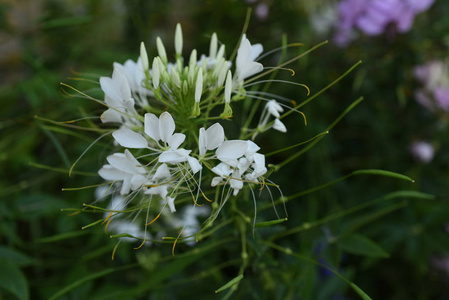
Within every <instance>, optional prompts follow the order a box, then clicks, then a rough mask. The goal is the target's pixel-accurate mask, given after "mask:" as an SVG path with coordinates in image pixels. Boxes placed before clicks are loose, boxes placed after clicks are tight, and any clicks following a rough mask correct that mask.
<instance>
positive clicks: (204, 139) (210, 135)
mask: <svg viewBox="0 0 449 300" xmlns="http://www.w3.org/2000/svg"><path fill="white" fill-rule="evenodd" d="M223 142H224V130H223V127H222V126H221V125H220V124H219V123H215V124H213V125H212V126H210V127H209V128H208V129H207V130H205V129H204V127H202V128H200V134H199V142H198V143H199V154H200V156H204V155H205V154H206V151H207V150H214V149H216V148H218V147H219V146H220V145H221V144H222V143H223Z"/></svg>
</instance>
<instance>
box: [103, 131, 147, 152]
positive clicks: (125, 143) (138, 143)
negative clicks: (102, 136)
mask: <svg viewBox="0 0 449 300" xmlns="http://www.w3.org/2000/svg"><path fill="white" fill-rule="evenodd" d="M112 136H113V137H114V139H115V140H116V141H117V143H119V144H120V145H121V146H122V147H125V148H136V149H142V148H147V147H148V142H147V140H146V139H145V138H144V137H143V136H142V135H141V134H139V133H137V132H134V131H132V130H131V129H127V128H122V129H119V130H117V131H115V132H114V133H113V134H112Z"/></svg>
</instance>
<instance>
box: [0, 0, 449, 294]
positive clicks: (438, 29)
mask: <svg viewBox="0 0 449 300" xmlns="http://www.w3.org/2000/svg"><path fill="white" fill-rule="evenodd" d="M249 2H252V1H247V2H245V1H230V0H229V1H206V0H195V1H178V0H171V1H143V0H140V1H139V0H129V1H118V0H114V1H94V0H91V1H88V0H85V1H76V0H65V1H56V0H37V1H36V0H24V1H3V2H2V3H1V4H0V41H1V46H0V70H1V71H0V95H1V98H2V107H1V109H0V114H1V115H0V118H1V119H0V132H1V137H2V138H1V140H0V164H1V166H2V172H0V220H1V222H0V242H1V246H0V298H2V299H98V300H99V299H184V298H190V297H195V298H196V299H215V298H216V299H219V298H222V297H223V295H224V294H225V293H226V291H224V292H221V293H220V294H215V291H216V290H217V289H218V288H219V287H220V286H223V285H225V284H226V283H227V282H229V281H230V280H232V279H233V278H234V277H235V276H236V274H237V272H238V268H239V266H240V264H241V257H240V255H241V249H240V248H239V247H240V243H239V242H238V241H239V239H240V237H238V236H237V235H236V234H234V235H233V234H232V233H231V234H230V233H229V232H228V231H226V230H227V228H226V226H224V227H223V228H218V229H217V232H216V235H213V236H210V237H208V238H206V239H205V240H204V241H202V242H201V243H199V244H198V245H196V246H195V247H188V246H186V245H178V246H177V251H176V252H177V255H176V256H174V257H173V256H171V247H172V244H170V243H167V244H157V245H156V244H155V245H152V246H151V247H143V248H141V249H139V250H133V246H134V247H136V246H137V245H134V244H135V243H133V244H125V243H123V244H121V245H120V247H118V249H117V252H116V253H115V259H114V260H111V253H112V251H113V249H114V246H115V244H116V241H115V240H113V239H109V238H108V236H107V235H106V234H105V233H104V231H103V230H102V229H101V228H99V227H91V228H89V229H85V230H81V229H80V228H81V227H82V226H85V225H87V224H89V223H92V222H94V221H95V220H97V218H98V216H95V215H92V214H76V215H70V214H69V213H67V212H61V209H63V208H69V207H78V208H79V207H82V204H83V203H92V202H93V199H94V195H93V190H91V189H84V190H79V191H76V192H62V191H61V189H62V188H64V187H81V186H89V185H93V184H96V183H99V180H98V179H99V178H97V177H96V175H95V174H96V172H97V170H98V169H99V167H101V165H102V164H103V161H102V160H101V159H98V161H88V160H81V161H80V163H79V164H78V165H77V167H76V169H75V170H76V171H78V172H84V173H88V174H91V176H84V175H82V174H77V173H76V172H75V173H74V174H73V175H72V176H71V177H69V176H68V172H67V171H68V169H69V168H70V166H71V165H72V163H73V162H74V161H75V160H76V158H77V157H78V156H79V155H80V154H81V153H82V152H83V151H84V150H85V149H86V147H88V145H89V144H90V143H91V142H92V141H93V140H94V139H95V138H96V137H97V136H96V135H95V134H94V133H89V132H82V131H79V132H78V131H67V130H65V127H63V126H59V125H55V124H51V123H48V122H44V121H41V120H38V119H36V118H35V116H39V117H43V118H47V119H51V120H56V121H67V120H72V119H77V118H80V117H83V116H90V115H98V114H99V113H100V112H101V110H100V108H99V107H98V105H97V104H95V103H93V102H91V101H88V100H87V99H81V98H73V97H67V96H66V95H65V94H64V93H63V92H62V91H61V87H60V85H59V82H61V81H62V82H67V83H70V84H71V85H74V86H76V87H77V88H78V89H80V90H82V91H85V92H88V93H89V94H90V95H93V96H96V97H98V98H100V99H101V98H102V95H101V91H100V89H99V85H98V84H96V83H91V82H87V81H79V80H75V79H76V78H80V77H82V78H91V79H93V80H97V79H98V77H99V76H110V74H111V73H112V63H113V62H114V61H117V62H120V63H123V62H124V61H125V60H126V59H128V58H131V59H136V58H137V56H138V49H139V48H138V46H139V43H140V41H145V42H146V44H147V50H148V52H149V54H150V56H151V55H154V54H155V53H156V49H155V47H154V46H153V45H154V44H153V42H154V40H155V38H156V36H161V38H162V39H163V40H164V42H165V43H166V47H167V49H172V48H173V44H172V36H173V31H174V27H175V24H176V23H178V22H179V23H182V26H183V31H184V39H185V48H186V49H192V48H193V47H196V48H197V49H201V51H203V52H206V51H207V49H208V43H209V37H210V35H211V34H212V32H217V34H218V36H219V38H220V39H221V40H222V41H223V42H224V43H226V44H231V45H233V44H235V43H236V42H237V40H238V37H239V33H240V32H241V30H242V27H243V23H244V18H245V14H246V9H247V7H253V8H254V9H255V10H256V8H257V5H259V4H260V3H259V2H263V3H265V4H266V5H267V6H268V7H269V14H268V16H267V17H265V18H258V17H257V15H256V14H255V13H254V14H253V17H252V19H251V22H250V25H249V28H248V31H247V32H248V36H249V37H250V39H251V41H254V42H260V43H262V44H263V45H264V48H265V50H269V49H273V48H276V47H279V46H280V45H282V39H283V36H284V34H285V36H286V37H287V39H288V42H301V43H304V45H305V46H304V47H302V48H299V49H300V50H297V48H292V50H289V51H290V53H292V54H290V55H292V56H294V55H296V54H297V53H299V52H298V51H304V50H302V49H308V48H310V47H311V46H313V45H315V44H317V43H319V42H321V41H323V40H325V39H330V40H331V39H332V35H331V33H327V34H317V33H316V32H314V31H313V29H312V28H311V25H310V23H309V19H310V18H311V17H312V15H313V13H314V11H315V10H316V9H319V8H320V6H321V5H328V4H329V3H333V2H332V1H316V6H314V5H312V4H310V3H311V2H310V1H305V0H304V1H301V0H296V1H276V2H275V1H259V2H257V1H256V3H249ZM448 33H449V5H448V3H446V1H444V0H440V1H436V3H435V4H434V6H433V7H432V8H431V10H430V11H428V12H426V13H423V14H421V15H420V16H419V17H418V18H417V20H416V22H415V25H414V28H413V30H412V31H411V32H409V33H406V34H403V35H398V36H396V37H395V38H394V39H387V38H385V37H382V36H379V37H375V38H373V37H366V36H361V37H360V38H359V39H358V40H356V41H355V42H354V43H352V44H351V45H350V46H349V47H347V48H338V47H337V46H335V45H334V44H333V43H332V42H331V43H329V44H328V45H326V46H325V47H321V48H320V49H318V50H316V51H314V52H313V53H311V54H310V55H308V56H306V57H304V58H303V59H300V60H299V62H298V63H297V64H296V65H293V66H290V67H291V68H292V69H294V70H295V71H296V75H295V77H294V78H295V81H296V82H301V83H305V84H307V86H308V87H309V88H310V89H311V91H312V94H314V93H316V92H317V91H319V90H321V89H322V88H323V87H325V86H326V85H327V84H329V83H330V82H332V81H333V80H335V79H336V78H337V77H338V76H340V75H341V74H342V73H344V72H345V71H346V70H347V69H348V68H349V67H350V66H351V65H353V64H354V63H355V62H357V61H358V60H362V61H363V63H362V65H361V66H359V67H358V68H357V69H356V70H355V71H354V72H353V73H351V74H350V75H349V76H347V77H346V78H344V79H343V80H342V81H341V82H339V83H338V84H337V85H335V86H333V87H332V88H331V89H329V90H328V91H326V92H325V93H323V94H322V95H320V96H319V97H318V98H316V99H315V100H314V101H313V102H312V103H310V104H308V105H307V106H305V107H304V109H303V111H304V113H305V114H306V116H307V120H308V126H307V127H304V126H302V125H301V126H300V124H302V123H301V122H300V120H299V121H298V119H297V118H296V117H293V116H290V117H288V118H287V119H286V122H287V124H288V126H287V127H288V128H289V133H288V139H289V140H288V141H286V138H285V136H282V135H279V134H277V135H273V136H272V137H271V140H270V141H267V140H265V141H262V142H261V143H263V144H260V146H261V147H262V149H264V151H265V152H266V153H269V152H271V151H274V150H276V149H278V148H279V147H278V145H280V144H281V145H291V144H294V143H296V142H300V141H303V140H306V139H309V138H311V137H313V136H314V135H316V134H318V133H320V132H323V131H324V130H325V129H326V128H327V127H328V126H329V125H330V124H331V123H332V122H333V121H334V120H335V119H336V118H337V117H338V116H339V115H340V114H341V113H342V112H343V111H344V110H345V109H346V108H347V107H348V106H349V105H350V104H351V103H352V102H353V101H355V100H356V99H358V98H359V97H360V96H364V97H365V100H364V101H363V102H362V103H361V104H359V105H358V106H357V107H356V108H355V109H353V110H352V111H351V112H350V113H349V114H348V115H347V116H346V117H345V118H344V119H343V120H342V121H341V122H340V123H339V124H338V125H337V126H336V127H335V128H334V129H333V130H332V131H331V132H330V134H328V135H326V136H325V137H324V138H323V139H322V140H321V141H320V142H319V143H318V144H317V145H316V146H314V147H313V148H312V149H311V150H310V151H308V152H307V153H306V154H305V155H303V156H301V157H299V158H298V159H297V160H295V161H294V162H293V163H291V164H289V165H287V166H286V167H285V168H282V169H281V171H279V172H276V173H275V174H273V176H272V179H273V180H274V181H275V182H276V183H278V184H280V185H281V187H282V191H283V193H284V194H285V195H286V196H288V195H292V194H295V193H299V192H301V191H304V190H308V189H310V188H313V187H315V186H319V185H322V184H325V183H327V182H330V181H332V180H335V179H337V178H340V177H342V176H345V175H348V174H350V173H351V172H353V171H354V170H357V169H386V170H390V171H393V172H397V173H402V174H405V175H407V176H409V177H411V178H413V179H414V180H415V183H413V184H412V183H410V182H408V181H402V180H397V179H394V178H391V177H382V176H374V175H360V176H352V177H350V178H348V179H346V180H344V181H339V182H338V183H335V184H334V185H331V186H329V187H328V188H326V189H323V190H319V191H317V192H315V193H310V194H306V195H304V196H302V197H298V198H296V199H293V200H291V201H289V202H288V203H287V211H288V213H289V219H288V221H286V222H283V223H279V224H276V225H273V226H269V227H260V228H257V229H256V230H255V235H254V236H252V234H248V235H247V236H246V241H247V244H248V250H247V251H248V252H249V253H248V255H249V257H250V260H249V265H248V267H247V269H246V271H245V276H244V278H243V279H242V280H240V281H239V288H238V290H237V291H236V292H235V293H234V294H233V297H234V299H357V298H358V297H359V296H357V294H356V291H355V289H351V286H350V285H348V284H347V283H345V282H344V281H343V280H341V279H340V278H339V277H338V276H335V275H333V274H332V273H329V271H328V270H327V269H326V268H323V267H322V266H319V265H317V264H316V263H317V262H318V263H321V264H323V265H325V266H328V267H331V268H333V269H334V270H336V271H338V272H339V273H340V274H341V275H342V276H344V277H345V278H347V279H348V280H350V281H352V282H354V283H356V284H357V285H358V286H359V287H360V288H361V289H362V290H363V291H364V292H365V293H367V294H368V295H370V297H372V298H373V299H395V300H401V299H447V297H449V294H448V290H447V288H446V287H447V280H448V272H449V270H448V267H447V266H444V265H443V264H442V263H440V265H439V266H437V265H436V264H435V263H434V262H435V261H436V259H438V258H444V257H448V255H449V238H448V233H447V231H446V230H445V224H446V223H447V222H448V221H449V220H448V216H449V206H448V195H449V188H448V184H447V182H448V179H449V178H448V174H449V152H448V151H447V149H449V132H448V131H449V130H448V126H447V120H441V119H438V118H437V117H436V116H435V115H434V114H432V113H430V112H428V111H426V110H425V109H423V108H422V107H421V106H420V105H419V104H417V103H416V102H415V101H414V97H413V91H414V89H415V88H416V85H417V83H416V82H415V81H414V80H413V77H412V69H413V67H414V66H415V65H417V64H420V63H423V62H425V61H426V60H427V59H431V58H444V57H447V54H448V51H447V49H448V41H449V35H448ZM149 45H152V46H149ZM201 51H200V52H201ZM227 51H228V54H230V51H232V49H227ZM278 56H279V55H278V54H274V55H273V56H271V57H269V58H267V65H270V64H271V65H276V63H277V59H278V58H279V57H278ZM281 76H285V77H286V78H288V77H289V76H290V74H288V72H285V74H281ZM271 91H272V92H274V93H279V94H282V95H283V96H286V97H289V98H291V99H294V100H295V101H296V102H297V103H300V102H301V101H303V100H304V99H306V95H305V92H304V90H302V89H298V88H297V87H291V86H283V85H276V84H273V86H272V87H271ZM277 91H280V92H277ZM290 128H292V130H290ZM286 136H287V135H286ZM416 139H428V140H431V141H432V142H433V144H434V145H436V151H437V152H436V153H437V154H436V156H435V158H434V160H433V161H432V162H431V163H429V164H422V163H419V162H418V161H416V160H414V159H413V157H412V155H411V154H410V152H409V147H410V144H411V142H412V141H413V140H416ZM101 146H102V145H101V144H99V145H97V146H95V147H93V148H92V150H91V151H92V152H93V153H94V154H92V155H91V157H98V158H100V157H103V158H104V157H105V155H106V154H107V153H106V152H105V150H104V149H102V147H101ZM296 151H297V149H293V150H289V151H286V152H283V153H279V154H276V155H273V156H272V157H271V158H270V163H273V164H275V163H276V162H277V161H281V160H282V159H283V158H285V157H288V156H289V155H292V154H293V153H295V152H296ZM43 166H47V167H48V168H50V169H54V170H53V171H51V170H48V169H45V168H44V167H43ZM399 190H407V191H408V192H404V193H402V194H400V193H399V194H394V192H395V191H399ZM419 192H422V193H419ZM424 193H426V194H424ZM428 194H430V195H435V197H429V196H428ZM385 195H387V196H385ZM379 199H380V200H379ZM260 201H261V202H260V203H263V204H265V203H268V202H269V201H270V200H269V199H265V198H261V199H260ZM263 204H262V205H261V204H259V205H260V206H263ZM364 204H367V206H366V208H364V207H360V210H358V209H355V210H354V212H353V213H352V212H350V211H348V209H351V208H357V207H359V206H360V205H364ZM239 209H240V210H241V211H245V209H246V210H248V211H251V210H252V209H253V203H252V200H251V201H249V200H248V201H242V202H241V203H239ZM341 212H347V214H344V215H342V216H340V215H339V214H340V213H341ZM223 213H224V214H225V215H226V214H229V213H232V211H231V209H225V211H224V212H223ZM271 214H272V212H270V213H266V214H265V213H261V215H260V220H259V219H258V221H260V222H262V221H269V220H272V219H273V218H274V215H271ZM333 216H335V218H333ZM313 224H316V225H313ZM247 225H248V224H247ZM248 226H249V225H248ZM289 230H293V231H294V230H296V232H295V233H294V234H293V233H292V234H289ZM251 231H252V230H248V232H251ZM274 242H276V245H278V247H281V248H282V249H283V250H285V251H284V252H283V251H280V250H279V249H277V250H276V249H275V248H273V247H271V246H270V245H271V244H270V243H274ZM286 249H287V250H288V249H291V251H292V252H293V253H294V254H295V255H290V254H289V252H288V251H287V250H286ZM238 279H240V278H238ZM52 297H53V298H52Z"/></svg>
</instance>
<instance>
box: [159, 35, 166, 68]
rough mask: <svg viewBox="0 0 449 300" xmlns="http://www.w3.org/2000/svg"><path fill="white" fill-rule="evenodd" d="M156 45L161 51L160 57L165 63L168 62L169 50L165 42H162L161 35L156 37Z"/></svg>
mask: <svg viewBox="0 0 449 300" xmlns="http://www.w3.org/2000/svg"><path fill="white" fill-rule="evenodd" d="M156 47H157V53H159V57H160V58H161V59H162V62H163V63H164V64H166V63H167V52H165V47H164V44H163V43H162V40H161V38H160V37H157V38H156Z"/></svg>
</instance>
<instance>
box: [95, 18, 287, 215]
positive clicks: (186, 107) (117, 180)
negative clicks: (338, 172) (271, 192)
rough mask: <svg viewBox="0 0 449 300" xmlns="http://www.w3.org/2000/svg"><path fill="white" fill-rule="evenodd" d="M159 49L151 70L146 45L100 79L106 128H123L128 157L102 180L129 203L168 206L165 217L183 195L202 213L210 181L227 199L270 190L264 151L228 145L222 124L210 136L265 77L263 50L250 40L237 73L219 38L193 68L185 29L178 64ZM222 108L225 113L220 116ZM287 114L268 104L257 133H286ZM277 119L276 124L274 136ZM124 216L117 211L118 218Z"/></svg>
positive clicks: (113, 159)
mask: <svg viewBox="0 0 449 300" xmlns="http://www.w3.org/2000/svg"><path fill="white" fill-rule="evenodd" d="M156 45H157V50H158V54H159V55H158V56H156V57H155V58H153V60H152V64H151V68H150V60H149V58H148V56H147V52H146V50H145V46H144V44H143V43H142V44H141V49H140V57H139V59H138V60H137V62H134V61H132V60H128V61H126V62H125V63H124V64H123V65H122V64H119V63H114V71H113V74H112V77H101V78H100V85H101V89H102V90H103V92H104V94H105V99H104V105H105V106H106V107H107V110H106V111H105V112H104V113H103V114H102V115H101V120H102V122H103V123H113V124H117V125H118V128H117V129H116V130H114V131H113V133H112V136H113V138H114V140H115V143H116V145H117V146H118V145H119V146H121V147H123V148H124V150H123V152H118V153H114V154H112V155H109V156H108V157H107V162H108V164H105V165H104V166H103V167H102V168H101V169H100V170H99V172H98V173H99V175H100V176H101V177H102V178H103V179H105V180H107V181H109V182H111V184H114V186H115V187H117V188H118V189H117V191H118V192H119V194H120V195H121V196H123V197H128V198H126V199H133V198H134V196H136V195H137V194H140V195H144V197H143V198H141V199H146V200H145V201H147V202H148V203H151V200H152V199H160V200H161V201H160V203H161V204H162V207H161V208H160V211H163V210H164V208H165V207H166V206H168V207H169V209H170V211H171V212H172V213H174V212H176V202H177V197H178V196H179V195H180V194H188V195H190V196H189V197H192V199H193V202H194V204H195V205H198V199H199V196H203V197H204V198H205V199H206V200H208V201H210V200H209V199H208V198H207V197H206V195H205V194H206V193H205V192H203V188H202V181H203V180H209V182H208V184H207V186H211V187H215V186H224V189H226V188H228V192H225V193H223V195H225V197H229V196H230V194H231V193H232V194H233V195H234V196H235V195H237V194H238V193H239V191H240V190H242V188H243V186H244V183H248V184H259V185H264V184H265V180H264V178H263V175H264V174H265V173H266V172H267V168H266V167H265V156H264V155H263V154H260V153H257V152H258V151H259V149H260V148H259V147H258V146H257V145H256V144H255V143H254V142H252V141H250V140H227V139H226V137H225V132H224V128H223V127H222V125H221V124H220V123H217V122H215V123H214V124H212V125H211V126H209V127H208V128H207V129H206V128H205V126H206V127H207V124H208V123H209V122H210V121H211V120H214V119H229V118H231V117H232V115H233V112H232V108H231V101H238V100H242V99H244V97H245V94H246V91H245V85H244V82H245V79H246V78H248V77H250V76H253V75H255V74H257V73H260V72H261V71H263V65H262V64H261V63H259V62H257V61H256V59H257V57H258V56H259V55H260V54H261V53H262V51H263V48H262V45H260V44H256V45H251V43H250V41H249V40H248V39H247V38H246V35H243V37H242V39H241V41H240V45H239V48H238V50H237V57H236V60H235V68H234V71H233V72H232V71H231V69H232V68H233V63H232V62H231V61H228V60H226V58H225V45H223V44H222V45H221V46H220V47H218V39H217V35H216V34H215V33H214V34H213V35H212V37H211V42H210V49H209V56H206V55H201V57H200V59H198V58H197V51H196V50H193V51H192V52H191V54H190V59H189V60H188V63H186V64H185V63H184V59H183V57H182V48H183V40H182V31H181V27H180V25H179V24H178V25H177V27H176V32H175V51H176V55H175V61H174V62H169V60H168V57H167V54H166V51H165V47H164V45H163V43H162V41H161V39H160V38H157V40H156ZM220 105H224V108H223V110H222V113H221V114H219V115H217V112H216V111H217V107H219V106H220ZM281 112H283V109H282V107H281V106H280V105H279V104H278V103H277V102H276V101H275V100H271V101H268V102H267V105H266V107H265V109H264V110H263V113H262V116H261V122H259V125H258V128H257V130H259V131H263V130H266V129H268V128H271V127H272V128H274V129H276V130H279V131H282V132H285V131H286V128H285V126H284V124H282V123H281V122H280V120H279V117H280V114H279V113H281ZM270 116H274V117H275V122H274V125H272V126H269V127H268V128H266V127H267V126H266V125H267V122H268V118H269V117H270ZM204 169H208V170H209V171H210V172H209V173H207V174H210V176H208V177H207V176H206V175H207V174H206V173H205V171H204ZM205 178H209V179H205ZM139 199H140V198H139ZM141 201H142V200H141ZM129 202H130V200H127V203H129ZM140 204H142V202H140ZM148 207H149V204H148ZM148 209H149V208H148ZM111 211H113V210H111ZM118 214H119V212H117V211H115V213H114V216H115V215H118ZM159 215H160V213H159ZM147 221H148V220H147Z"/></svg>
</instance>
